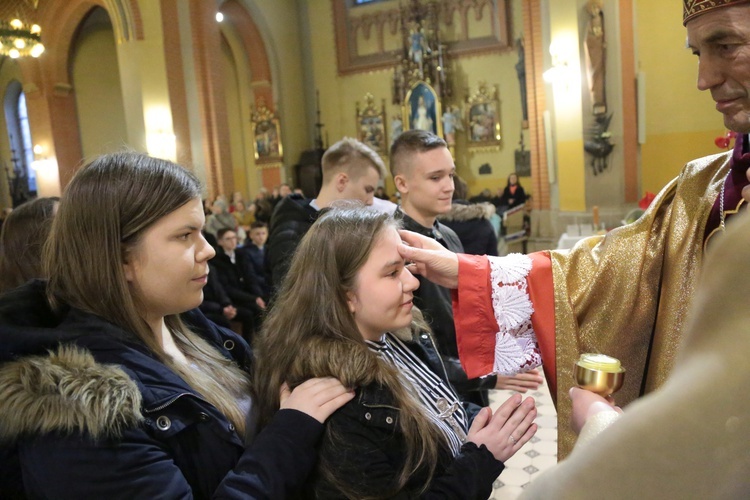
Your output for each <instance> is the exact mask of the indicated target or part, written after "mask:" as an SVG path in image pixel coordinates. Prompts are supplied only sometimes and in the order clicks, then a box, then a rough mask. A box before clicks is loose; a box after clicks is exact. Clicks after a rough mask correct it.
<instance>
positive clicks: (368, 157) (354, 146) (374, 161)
mask: <svg viewBox="0 0 750 500" xmlns="http://www.w3.org/2000/svg"><path fill="white" fill-rule="evenodd" d="M357 159H360V160H364V161H366V162H367V163H369V164H368V165H367V166H368V168H369V167H373V168H374V169H375V170H377V171H378V176H379V177H380V178H381V179H384V178H385V176H386V169H385V164H384V163H383V160H382V159H381V158H380V155H379V154H377V153H376V152H375V151H373V150H372V148H370V147H369V146H368V145H367V144H365V143H363V142H360V141H358V140H357V139H352V138H351V137H344V138H343V139H341V140H340V141H339V142H337V143H336V144H334V145H332V146H331V147H330V148H328V150H326V152H325V154H324V155H323V159H322V160H321V164H322V167H323V183H324V184H325V183H326V182H328V181H329V180H330V179H331V178H332V176H333V174H335V173H337V172H342V171H343V172H346V173H348V174H349V176H350V177H352V178H353V179H357V178H359V177H361V176H362V175H364V173H365V172H366V171H367V169H363V168H361V167H359V166H357V167H354V165H353V162H354V160H357Z"/></svg>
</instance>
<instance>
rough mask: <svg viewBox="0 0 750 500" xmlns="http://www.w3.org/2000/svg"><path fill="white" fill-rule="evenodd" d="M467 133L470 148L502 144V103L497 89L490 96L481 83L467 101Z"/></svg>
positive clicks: (485, 86) (484, 85)
mask: <svg viewBox="0 0 750 500" xmlns="http://www.w3.org/2000/svg"><path fill="white" fill-rule="evenodd" d="M467 104H468V112H467V120H466V121H467V127H468V129H467V133H468V136H469V147H476V146H492V145H498V144H500V139H501V134H500V101H499V99H498V96H497V89H493V93H492V94H490V93H489V91H488V90H487V85H486V84H484V83H481V84H480V85H479V90H478V91H477V93H476V94H474V95H473V96H471V97H469V98H468V99H467Z"/></svg>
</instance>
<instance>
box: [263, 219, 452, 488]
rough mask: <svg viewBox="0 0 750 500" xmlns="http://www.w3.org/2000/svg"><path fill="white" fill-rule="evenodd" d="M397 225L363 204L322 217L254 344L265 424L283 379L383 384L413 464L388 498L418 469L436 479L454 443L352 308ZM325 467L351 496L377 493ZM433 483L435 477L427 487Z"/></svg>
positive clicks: (407, 462)
mask: <svg viewBox="0 0 750 500" xmlns="http://www.w3.org/2000/svg"><path fill="white" fill-rule="evenodd" d="M397 227H398V223H397V222H396V221H395V220H394V219H393V218H392V217H391V216H389V215H387V214H384V213H380V212H377V211H374V210H368V209H365V208H363V207H359V208H334V209H332V210H330V211H328V212H326V213H324V214H323V215H321V217H320V218H319V219H318V220H317V221H316V222H315V224H314V225H313V226H312V228H311V229H310V230H309V231H308V233H307V234H306V235H305V237H304V238H303V240H302V242H301V244H300V246H299V247H298V249H297V251H296V253H295V255H294V258H293V259H292V264H291V267H290V269H289V274H287V277H286V279H285V280H284V282H283V285H282V287H281V289H280V291H279V295H278V299H277V301H276V303H275V304H274V307H273V309H272V311H271V312H270V314H269V315H268V317H267V318H266V321H265V322H264V325H263V330H262V332H261V334H260V335H259V337H258V339H257V343H256V345H255V350H256V355H257V363H256V371H255V377H254V386H255V390H256V393H257V395H258V405H259V407H260V414H261V415H260V418H261V422H262V423H267V422H268V421H269V420H270V418H271V417H272V416H273V413H274V412H275V411H276V410H277V409H278V407H279V388H280V387H281V385H282V384H283V383H284V382H287V383H288V384H289V385H290V386H291V387H295V386H297V385H299V384H300V383H302V382H303V381H305V380H307V379H309V378H311V377H324V376H332V377H336V378H338V379H339V380H340V381H341V382H342V383H343V384H344V385H345V386H347V387H363V386H368V385H371V384H379V385H382V386H384V387H386V388H387V389H388V390H389V391H390V392H391V393H392V394H393V396H394V399H395V401H396V405H397V406H398V408H399V410H400V418H399V419H398V422H399V426H400V430H401V433H402V434H403V436H404V440H405V443H406V450H405V451H406V453H405V456H406V460H405V463H404V466H403V468H402V469H401V471H400V472H399V475H398V477H397V478H396V484H395V486H394V491H391V492H383V495H389V494H395V493H396V492H397V491H399V490H401V489H402V488H403V487H404V486H405V485H406V483H407V481H408V479H409V478H410V476H412V475H413V473H414V471H416V470H418V469H421V468H426V469H427V472H428V476H429V477H430V478H431V477H432V474H433V473H434V469H435V466H436V464H437V460H438V451H439V449H440V448H441V446H446V445H447V443H446V441H445V437H444V436H443V434H442V433H441V432H440V431H439V430H438V428H437V427H436V426H435V425H434V424H433V423H432V422H431V421H430V420H429V419H428V418H427V417H426V416H425V411H424V408H423V406H422V403H421V402H420V400H419V398H418V396H417V395H416V394H414V393H413V392H412V390H410V389H407V388H411V387H412V385H411V383H409V382H408V381H406V379H405V377H404V376H403V375H402V374H401V373H400V372H399V370H398V369H397V368H396V367H394V366H392V365H391V364H390V363H388V362H387V361H384V360H382V359H380V358H379V357H378V356H377V354H375V353H374V352H372V351H370V349H369V348H368V347H367V344H366V343H365V341H364V339H363V338H362V335H361V333H360V332H359V330H358V328H357V325H356V323H355V321H354V318H353V316H352V314H351V312H350V311H349V307H348V302H347V301H348V292H350V291H352V290H353V289H354V287H355V283H356V278H357V275H358V272H359V270H360V269H361V267H362V266H363V265H364V264H365V262H366V261H367V259H368V257H369V255H370V252H371V251H372V248H373V247H374V245H375V244H376V242H377V241H378V238H380V237H381V235H382V234H383V232H384V231H385V230H386V229H387V228H397ZM407 331H408V330H407ZM399 333H402V334H403V332H399ZM407 335H409V336H410V334H409V333H407ZM325 439H326V441H327V442H328V443H329V444H331V443H335V441H336V440H338V439H340V438H339V437H338V436H335V435H333V433H332V432H331V431H330V430H329V429H328V428H327V429H326V435H325ZM324 445H325V444H324ZM318 468H319V471H320V472H321V474H322V475H323V476H324V477H326V478H327V479H328V480H329V481H331V482H332V483H333V484H334V485H336V487H338V488H339V489H340V490H341V491H342V492H344V493H345V494H347V495H348V496H351V497H353V498H363V497H366V496H368V495H372V492H368V491H365V492H362V491H356V486H355V485H352V484H350V483H348V482H347V481H348V480H349V479H350V478H345V477H338V476H337V474H336V464H331V463H327V462H325V460H324V459H323V460H322V461H321V463H319V464H318ZM428 485H429V480H428V481H426V483H425V485H424V487H425V488H427V486H428Z"/></svg>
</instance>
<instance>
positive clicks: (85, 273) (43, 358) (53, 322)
mask: <svg viewBox="0 0 750 500" xmlns="http://www.w3.org/2000/svg"><path fill="white" fill-rule="evenodd" d="M204 223H205V215H204V212H203V208H202V206H201V186H200V183H199V182H198V180H197V178H196V177H195V176H194V175H193V174H192V173H190V172H189V171H187V170H185V169H184V168H182V167H180V166H178V165H176V164H173V163H170V162H167V161H163V160H159V159H155V158H150V157H148V156H145V155H140V154H135V153H118V154H111V155H105V156H102V157H99V158H97V159H95V160H94V161H93V162H92V163H90V164H89V165H87V166H85V167H83V168H82V169H81V170H80V171H79V172H78V173H77V174H76V175H75V177H74V178H73V180H72V181H71V182H70V184H69V185H68V187H67V189H66V192H65V194H64V195H63V197H62V199H61V200H60V204H59V209H58V213H57V215H56V217H55V220H54V222H53V225H52V230H51V233H50V236H49V239H48V242H47V247H46V249H45V258H44V263H45V271H46V275H47V276H48V277H49V281H48V282H47V283H44V282H32V283H31V284H28V285H25V286H23V287H20V288H17V289H15V290H13V291H11V292H9V293H8V294H6V295H4V296H3V297H2V299H0V331H2V342H0V491H2V493H3V496H8V497H10V498H16V497H23V498H25V497H29V498H188V497H189V498H212V497H215V496H218V497H223V498H228V497H233V498H237V497H242V498H258V497H262V498H284V497H286V496H288V495H291V494H293V493H294V491H296V490H297V488H298V487H299V486H300V485H301V483H302V481H303V480H304V478H305V477H306V476H307V474H308V471H309V470H310V469H311V467H312V464H313V463H314V461H315V458H316V451H315V443H316V441H317V438H318V437H319V436H320V434H321V433H322V431H323V427H322V422H323V421H324V420H325V419H326V418H327V417H328V416H329V415H330V414H331V413H332V412H333V411H334V410H335V409H336V408H338V407H340V406H341V405H342V404H343V403H345V402H346V401H348V400H349V399H351V397H352V396H353V394H352V393H351V392H350V391H348V390H347V389H345V388H344V387H343V386H342V385H341V384H340V383H339V382H338V381H336V380H333V379H330V378H329V379H316V380H311V381H307V382H305V383H304V384H302V385H300V386H299V387H296V388H295V389H294V391H291V393H290V391H289V390H288V388H286V387H280V391H281V392H280V393H277V394H276V395H275V398H274V402H275V403H277V404H278V401H279V400H281V401H282V403H281V405H280V407H281V408H283V409H282V410H281V411H279V412H278V414H276V415H275V416H273V417H272V419H271V422H270V424H269V425H268V426H267V428H266V429H265V430H264V431H263V432H261V433H260V434H258V435H257V436H253V434H254V432H253V431H254V425H253V424H250V425H247V424H246V422H247V421H248V415H249V414H250V413H251V412H250V408H251V407H252V405H253V404H254V402H253V401H252V400H251V398H250V392H249V389H250V378H249V372H248V370H249V368H250V359H251V355H250V351H249V348H248V346H247V344H245V342H244V341H243V340H242V339H241V338H240V337H238V336H237V335H235V334H234V333H233V332H230V331H227V330H224V329H220V328H218V327H216V325H214V324H212V323H210V322H209V321H207V320H206V319H205V317H204V316H202V314H200V313H199V312H198V311H197V310H195V308H197V307H198V305H199V304H200V303H201V301H202V299H203V292H202V290H203V286H204V285H205V284H206V279H207V276H208V260H209V259H210V258H211V257H213V255H214V253H215V252H214V250H213V248H211V246H210V245H209V244H208V243H207V242H206V240H205V239H204V237H203V235H202V234H201V229H202V227H203V225H204ZM253 437H254V439H253V440H252V444H251V445H249V446H247V445H246V439H248V440H249V439H251V438H253Z"/></svg>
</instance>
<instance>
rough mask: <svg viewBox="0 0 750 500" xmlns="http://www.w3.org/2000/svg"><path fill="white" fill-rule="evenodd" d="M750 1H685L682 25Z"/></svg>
mask: <svg viewBox="0 0 750 500" xmlns="http://www.w3.org/2000/svg"><path fill="white" fill-rule="evenodd" d="M747 1H748V0H683V13H682V24H683V26H684V25H686V24H687V23H688V21H690V20H691V19H693V18H695V17H698V16H700V15H701V14H705V13H706V12H709V11H711V10H714V9H718V8H720V7H727V6H729V5H734V4H738V3H745V2H747Z"/></svg>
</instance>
